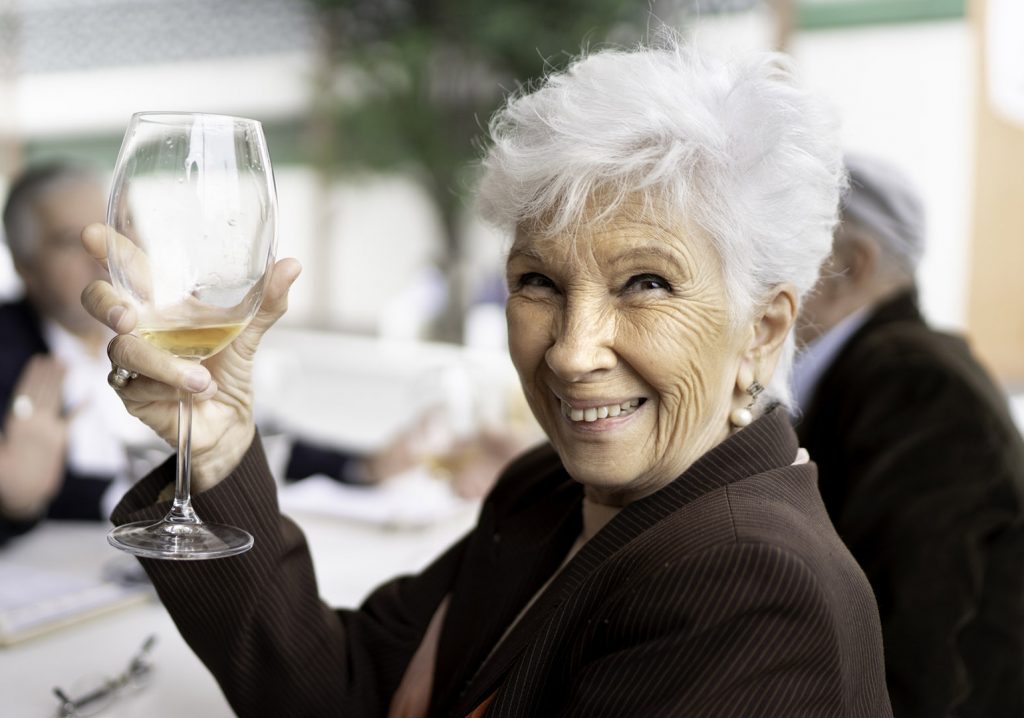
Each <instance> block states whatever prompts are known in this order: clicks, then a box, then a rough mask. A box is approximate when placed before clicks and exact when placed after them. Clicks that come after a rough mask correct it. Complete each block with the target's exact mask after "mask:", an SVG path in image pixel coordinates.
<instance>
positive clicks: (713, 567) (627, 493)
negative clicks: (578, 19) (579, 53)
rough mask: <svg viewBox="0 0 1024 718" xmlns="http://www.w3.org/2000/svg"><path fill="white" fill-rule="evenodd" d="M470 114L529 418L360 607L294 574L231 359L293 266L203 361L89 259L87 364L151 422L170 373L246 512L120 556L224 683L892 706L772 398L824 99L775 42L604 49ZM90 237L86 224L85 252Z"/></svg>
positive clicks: (725, 710) (262, 323) (357, 704)
mask: <svg viewBox="0 0 1024 718" xmlns="http://www.w3.org/2000/svg"><path fill="white" fill-rule="evenodd" d="M491 139H492V145H491V149H490V151H489V153H488V155H487V158H486V160H485V162H484V167H485V175H484V179H483V184H482V189H481V202H482V207H483V209H484V212H485V214H486V216H488V217H489V218H490V219H491V220H493V221H494V222H495V223H497V224H499V225H501V226H504V227H507V228H508V229H509V230H510V231H511V232H513V233H514V241H513V243H512V245H511V249H510V253H509V258H508V271H507V274H508V287H509V293H510V296H509V300H508V328H509V344H510V350H511V354H512V358H513V361H514V363H515V365H516V368H517V370H518V372H519V376H520V378H521V381H522V385H523V389H524V390H525V393H526V396H527V398H528V400H529V403H530V406H531V407H532V409H533V412H534V414H535V415H536V417H537V419H538V421H539V422H540V424H541V425H542V426H543V428H544V429H545V431H546V433H547V436H548V438H549V439H550V443H549V444H546V445H544V446H541V447H540V448H537V449H535V450H533V451H531V452H530V453H528V454H526V455H524V456H522V457H520V458H519V459H517V460H515V461H514V462H513V463H512V464H511V465H510V466H509V467H508V468H507V469H506V470H505V472H504V473H503V475H502V476H501V478H500V479H499V481H498V483H497V485H496V486H495V488H494V490H493V491H492V492H491V494H490V495H489V497H488V498H487V500H486V501H485V503H484V504H483V507H482V509H481V513H480V518H479V523H478V524H477V526H476V528H475V529H474V530H473V531H471V532H470V533H469V535H467V536H466V537H465V538H463V539H462V540H461V541H460V542H458V543H457V544H456V545H454V546H453V547H452V548H451V549H449V550H448V551H447V552H446V553H445V554H444V555H443V556H441V557H440V558H439V559H437V561H436V562H434V563H433V564H432V565H431V566H430V567H428V568H427V569H426V570H425V571H423V573H421V574H419V575H417V576H410V577H405V578H400V579H398V580H395V581H393V582H391V583H388V584H386V585H384V586H382V587H381V588H379V589H378V590H377V591H376V592H374V593H373V594H372V595H371V596H370V597H369V598H368V599H367V600H366V602H365V604H364V605H363V606H362V607H361V608H360V609H358V610H333V609H331V608H329V607H327V606H325V605H324V604H323V603H322V602H321V601H320V600H319V599H318V597H317V588H316V583H315V579H314V575H313V569H312V567H311V562H310V556H309V553H308V551H307V548H306V545H305V543H304V539H303V536H302V534H301V533H300V531H299V530H298V529H297V528H296V526H295V524H293V523H292V522H291V521H289V520H288V519H286V518H284V517H282V516H281V515H280V514H279V512H278V509H277V505H276V501H275V494H274V484H273V481H272V480H271V477H270V474H269V473H268V471H267V468H266V464H265V462H264V458H263V452H262V450H261V448H260V442H259V439H258V437H257V435H256V431H255V428H254V424H253V419H252V412H251V404H252V397H251V387H250V380H249V376H250V371H249V367H250V363H251V359H252V357H253V354H254V352H255V348H256V345H257V341H258V339H259V337H260V335H261V334H262V333H263V332H264V331H266V330H267V328H268V327H269V326H270V325H271V324H272V323H273V322H274V320H276V319H277V318H278V317H279V316H280V315H281V314H282V313H283V312H284V311H285V304H286V296H287V289H288V286H289V285H290V284H291V282H292V281H293V280H294V279H295V278H296V276H297V274H298V266H297V264H296V263H295V262H294V261H291V260H283V261H281V262H279V263H278V264H277V266H276V268H275V270H274V273H273V277H272V278H271V280H270V283H269V288H268V290H267V293H266V297H265V300H264V303H263V306H262V309H261V312H260V314H259V315H258V316H257V318H256V319H255V320H254V321H253V322H252V324H251V325H250V326H249V328H248V329H247V330H246V331H245V332H244V333H243V334H242V335H241V336H240V337H239V338H238V339H237V340H236V341H235V342H234V344H233V345H232V346H231V347H229V348H228V349H227V350H225V351H224V352H223V353H221V354H220V355H218V356H217V357H215V358H213V359H212V360H209V361H208V362H207V363H206V365H205V368H203V367H196V366H195V365H192V364H190V363H188V362H185V361H180V360H176V359H174V358H172V357H170V356H169V355H166V354H163V353H161V352H159V351H158V350H156V349H154V348H152V347H150V346H149V345H147V344H145V343H144V342H143V341H142V340H141V339H138V338H136V337H134V336H130V335H128V332H129V331H130V330H131V329H132V322H133V319H132V316H133V314H132V312H131V310H130V308H129V307H125V306H122V305H121V304H120V302H121V300H120V299H119V298H118V297H117V296H116V295H115V294H114V292H113V291H112V289H111V288H110V287H109V285H107V284H104V283H97V284H95V285H94V286H93V287H92V288H91V289H90V290H88V291H87V292H86V294H85V297H84V301H85V304H86V305H87V307H88V308H89V309H90V311H91V313H92V314H93V315H94V316H96V317H97V318H99V319H101V320H103V321H106V322H107V323H109V324H110V325H111V326H112V327H114V329H115V330H117V331H118V332H119V333H120V334H121V336H120V337H119V338H118V339H116V340H115V341H114V342H112V344H111V346H110V350H109V353H110V358H111V361H112V362H114V363H115V364H116V365H119V366H121V367H125V368H127V369H129V370H132V371H135V372H138V374H139V375H140V376H139V378H137V379H135V380H134V381H131V382H130V383H128V384H127V386H126V387H124V388H123V389H121V390H120V394H121V397H122V399H123V400H124V403H125V405H126V406H127V407H128V409H129V410H130V411H131V412H132V413H134V414H136V415H137V416H139V417H140V418H142V419H143V420H144V421H146V422H147V423H149V424H150V425H152V426H154V427H156V428H158V429H159V430H163V431H164V432H165V433H167V432H169V431H170V427H172V426H173V425H174V422H173V411H174V407H175V405H176V394H175V392H176V390H177V389H178V388H179V387H184V388H187V389H189V390H190V391H193V392H196V395H195V396H196V400H197V401H196V416H195V421H194V429H193V431H194V438H193V447H194V449H193V450H194V453H193V472H194V477H195V485H196V489H197V490H198V493H197V495H195V498H194V501H195V504H196V508H197V511H198V512H199V513H200V514H201V515H202V516H203V517H204V518H207V519H209V520H213V521H218V520H225V521H230V522H232V523H235V524H237V525H241V526H244V527H246V528H247V529H248V530H250V531H251V532H252V533H253V534H254V535H255V537H256V544H255V548H254V549H253V550H252V551H251V552H249V553H247V554H244V555H241V556H239V557H236V558H230V559H225V560H222V561H205V562H195V563H192V562H185V563H182V562H172V561H163V562H161V561H144V564H145V566H146V570H147V571H148V572H149V574H150V575H151V577H152V579H153V581H154V583H155V584H156V587H157V589H158V591H159V593H160V596H161V598H162V600H163V601H164V603H165V604H166V605H167V608H168V609H169V610H170V612H171V614H172V615H173V617H174V620H175V622H176V623H177V625H178V626H179V628H180V629H181V631H182V633H183V634H184V636H185V638H186V639H187V641H188V642H189V644H190V645H191V646H192V648H193V649H194V650H195V652H196V653H197V654H198V655H199V656H200V658H202V660H203V661H204V662H205V663H206V665H207V666H208V667H209V668H210V670H211V671H212V672H213V673H214V675H215V676H216V677H217V680H218V681H219V682H220V685H221V687H222V689H223V690H224V692H225V694H226V695H227V697H228V699H229V701H230V702H231V705H232V706H233V707H234V709H235V710H236V711H237V712H238V713H239V714H240V715H246V716H334V715H336V716H378V715H379V716H427V715H429V716H456V717H458V718H463V717H465V716H483V715H487V716H556V715H566V716H569V715H572V716H589V717H594V716H609V717H611V716H614V717H615V718H621V717H622V716H735V715H756V716H787V717H791V716H872V717H874V716H887V715H891V713H890V708H889V701H888V698H887V695H886V690H885V682H884V677H883V668H882V646H881V638H880V630H879V623H878V615H877V609H876V606H875V603H874V599H873V597H872V593H871V589H870V588H869V586H868V584H867V582H866V580H865V578H864V576H863V574H862V573H861V571H860V570H859V569H858V567H857V565H856V564H855V562H854V561H853V559H852V558H851V557H850V554H849V553H848V552H847V550H846V548H845V547H844V546H843V544H842V542H841V541H840V540H839V539H838V537H837V536H836V533H835V531H834V530H833V527H832V525H831V524H830V523H829V520H828V517H827V515H826V513H825V510H824V508H823V506H822V502H821V499H820V497H819V495H818V490H817V486H816V473H815V468H814V465H813V464H810V463H808V462H807V459H806V456H805V455H802V454H801V452H800V451H799V450H798V446H797V442H796V439H795V437H794V434H793V432H792V430H791V429H790V428H789V422H788V419H787V415H786V412H785V410H784V409H778V408H777V406H778V405H779V404H785V402H786V401H787V397H788V394H787V389H786V385H787V372H788V366H789V363H790V356H791V353H792V342H791V339H790V329H791V327H792V324H793V320H794V317H795V315H796V312H797V307H798V304H799V300H800V296H801V295H802V293H803V292H804V291H806V290H807V289H808V288H809V287H810V286H811V285H812V284H813V283H814V281H815V278H816V275H817V271H818V267H819V265H820V263H821V262H822V260H823V259H824V257H825V256H826V255H827V254H828V251H829V246H830V241H831V232H832V227H833V225H834V222H835V216H836V207H837V200H838V196H839V191H840V187H841V185H842V183H843V171H842V169H841V158H840V151H839V148H838V147H837V141H836V136H835V129H834V125H833V122H832V119H831V118H830V116H829V114H828V113H827V112H824V111H823V110H822V108H821V107H819V106H818V105H817V104H816V103H815V102H814V101H813V100H812V98H811V97H809V96H808V95H807V94H805V93H804V92H803V91H801V90H800V89H798V88H797V87H796V86H794V83H793V81H792V79H791V77H790V74H789V72H788V71H787V70H786V68H785V63H784V62H783V61H782V60H781V59H780V58H778V57H775V56H763V57H757V58H755V59H753V60H750V61H746V62H743V63H741V64H736V65H723V64H718V63H715V62H711V61H709V60H706V59H703V58H701V57H699V56H697V55H696V54H694V53H693V52H691V51H689V50H686V49H682V48H676V47H668V48H662V49H642V50H639V51H635V52H620V51H607V52H601V53H598V54H595V55H592V56H590V57H587V58H585V59H582V60H579V61H578V62H576V63H575V64H573V65H572V66H571V67H570V68H569V69H568V70H567V71H565V72H564V73H561V74H555V75H552V76H551V77H549V78H547V80H546V81H545V82H544V83H543V84H542V85H541V86H540V87H539V89H537V90H536V91H534V92H531V93H529V94H524V95H521V96H519V97H515V98H513V99H511V100H509V102H508V103H507V105H506V107H505V108H504V109H503V110H502V111H501V112H499V113H498V115H497V116H496V117H495V119H494V120H493V122H492V125H491ZM103 236H104V230H103V228H102V227H100V226H93V227H90V228H88V229H87V230H86V232H85V233H84V235H83V237H84V240H85V242H86V245H87V246H88V247H89V249H90V251H91V252H92V253H93V254H94V256H96V257H97V258H102V257H103V256H104V252H105V250H104V246H103ZM125 310H127V311H125ZM762 389H764V391H762ZM168 438H169V439H170V438H172V437H168ZM172 480H173V470H172V467H171V466H165V467H163V468H162V469H161V470H158V471H156V472H155V473H153V474H151V475H150V476H148V477H146V478H145V479H143V480H142V481H141V482H139V484H138V485H137V486H136V487H135V489H134V490H133V491H132V493H130V494H129V495H128V496H127V497H126V499H125V500H124V502H123V503H122V504H121V506H120V507H119V509H118V511H117V512H116V514H115V521H116V522H119V523H121V522H126V521H131V520H140V519H143V518H146V517H152V518H153V519H157V518H159V517H160V516H161V515H163V513H164V512H165V510H166V508H167V505H166V502H165V501H162V500H161V498H162V496H164V497H165V496H167V491H166V487H167V486H168V484H169V483H171V482H172ZM339 560H343V559H339Z"/></svg>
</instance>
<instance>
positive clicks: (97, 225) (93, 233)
mask: <svg viewBox="0 0 1024 718" xmlns="http://www.w3.org/2000/svg"><path fill="white" fill-rule="evenodd" d="M82 246H84V247H85V251H86V252H88V253H89V256H90V257H92V258H93V259H95V260H96V261H97V262H99V264H100V265H101V266H102V267H103V268H104V269H109V267H107V225H105V224H103V223H102V222H94V223H93V224H89V225H86V227H85V229H83V230H82Z"/></svg>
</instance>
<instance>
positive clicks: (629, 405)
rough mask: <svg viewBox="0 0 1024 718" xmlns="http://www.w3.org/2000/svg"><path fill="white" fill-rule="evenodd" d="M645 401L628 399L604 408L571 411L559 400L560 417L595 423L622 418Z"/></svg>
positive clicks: (571, 409)
mask: <svg viewBox="0 0 1024 718" xmlns="http://www.w3.org/2000/svg"><path fill="white" fill-rule="evenodd" d="M645 401H647V399H643V398H638V399H629V400H628V401H624V402H621V403H618V404H607V405H604V406H591V407H587V408H586V409H573V408H572V407H571V406H569V404H567V403H566V402H565V401H562V400H561V399H559V404H560V405H561V409H562V416H564V417H565V418H566V419H568V420H569V421H571V422H574V423H579V422H591V421H597V420H598V419H608V418H614V417H616V416H623V415H625V414H632V413H633V412H634V411H636V410H637V408H638V407H640V406H641V405H642V404H643V403H644V402H645Z"/></svg>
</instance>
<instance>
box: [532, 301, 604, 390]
mask: <svg viewBox="0 0 1024 718" xmlns="http://www.w3.org/2000/svg"><path fill="white" fill-rule="evenodd" d="M614 346H615V322H614V320H613V318H612V317H611V316H609V315H608V313H607V312H606V311H603V310H602V309H600V308H596V307H591V308H583V307H578V308H572V309H570V310H567V311H566V312H565V313H564V315H563V317H562V321H561V322H559V326H558V327H557V328H556V334H555V338H554V342H553V343H552V344H551V346H550V347H549V348H548V350H547V353H546V354H545V359H546V360H547V363H548V366H549V367H550V368H551V370H552V371H553V372H554V373H555V375H556V376H557V377H559V378H560V379H562V380H563V381H568V382H578V381H585V380H587V379H588V378H589V377H591V376H592V375H593V374H595V373H598V372H601V371H604V370H608V369H611V368H613V367H614V366H615V363H616V361H617V359H616V354H615V349H614Z"/></svg>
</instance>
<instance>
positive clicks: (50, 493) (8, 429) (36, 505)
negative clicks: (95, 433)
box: [0, 354, 68, 520]
mask: <svg viewBox="0 0 1024 718" xmlns="http://www.w3.org/2000/svg"><path fill="white" fill-rule="evenodd" d="M63 383H64V367H63V365H61V363H60V362H59V361H58V360H57V359H54V358H53V357H50V356H46V355H44V354H37V355H36V356H34V357H32V358H31V359H30V360H29V361H28V364H26V365H25V368H24V369H23V370H22V372H21V376H20V377H19V378H18V383H17V385H16V386H15V387H14V394H13V396H14V400H13V402H12V404H11V406H10V407H9V408H8V411H7V415H6V416H5V417H4V424H3V438H2V439H0V513H2V514H3V515H4V516H6V517H7V518H10V519H15V520H27V519H33V518H35V517H37V516H38V515H39V514H41V513H42V512H43V511H44V510H45V508H46V507H47V505H49V503H50V500H51V499H52V498H53V497H54V495H56V493H57V491H58V490H59V489H60V486H61V482H62V480H63V477H64V459H65V456H64V453H65V450H66V448H67V441H68V419H67V417H65V416H63V414H62V407H61V387H62V385H63Z"/></svg>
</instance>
